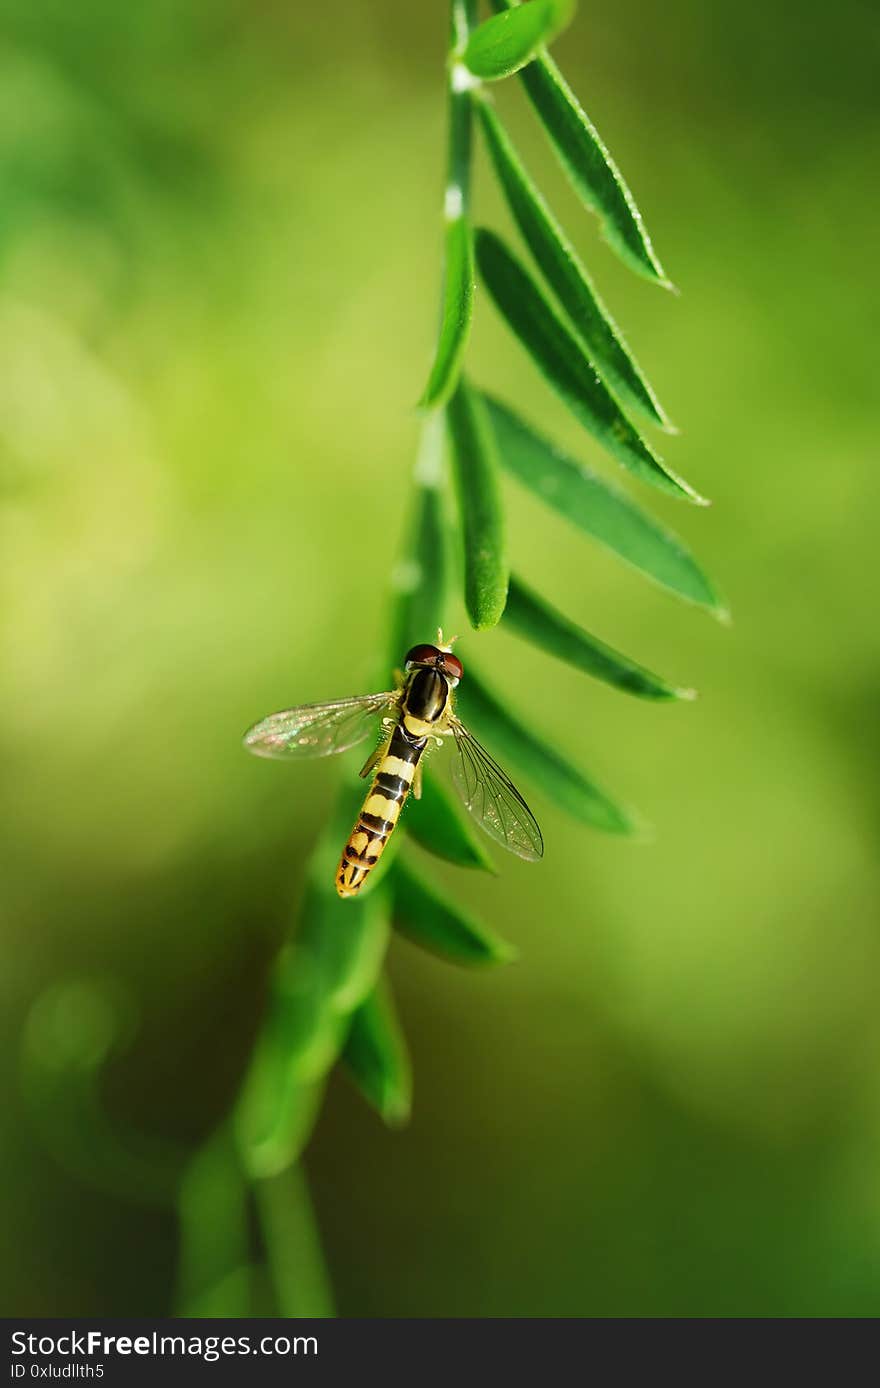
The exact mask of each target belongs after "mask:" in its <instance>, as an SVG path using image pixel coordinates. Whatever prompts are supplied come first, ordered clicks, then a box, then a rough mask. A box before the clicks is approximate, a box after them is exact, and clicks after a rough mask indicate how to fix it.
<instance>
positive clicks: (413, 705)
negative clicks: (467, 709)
mask: <svg viewBox="0 0 880 1388" xmlns="http://www.w3.org/2000/svg"><path fill="white" fill-rule="evenodd" d="M449 702H450V687H449V682H448V680H447V679H446V677H445V675H443V674H441V672H440V671H439V670H416V671H414V672H413V674H412V675H411V676H410V680H409V683H408V685H407V687H406V694H405V696H404V711H405V713H408V714H410V715H411V716H412V717H413V718H417V719H419V721H420V722H422V723H437V722H439V721H440V720H441V719H442V718H443V715H444V714H445V713H446V712H447V711H448V708H449Z"/></svg>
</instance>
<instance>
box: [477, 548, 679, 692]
mask: <svg viewBox="0 0 880 1388" xmlns="http://www.w3.org/2000/svg"><path fill="white" fill-rule="evenodd" d="M503 620H504V625H505V626H509V627H510V629H511V631H515V632H516V634H517V636H522V637H524V638H525V640H527V641H531V642H532V643H533V644H534V645H536V646H540V648H541V650H544V651H546V652H547V653H548V655H555V656H556V657H557V659H559V660H565V661H567V662H568V664H569V665H574V666H575V668H576V669H578V670H583V671H584V673H585V674H587V675H593V676H594V677H595V678H596V679H599V680H604V681H605V683H606V684H613V685H615V686H616V687H617V688H618V689H624V690H626V692H627V693H628V694H637V695H639V697H640V698H642V699H693V698H694V697H695V696H694V692H693V690H692V689H676V688H675V686H674V685H671V684H668V683H667V682H666V680H663V679H661V678H660V676H659V675H652V674H651V672H650V670H646V669H644V667H643V666H641V665H637V664H636V663H635V661H634V660H630V659H628V657H627V656H625V655H621V654H620V653H619V652H618V651H615V650H612V648H611V647H610V646H606V645H605V642H604V641H600V640H599V639H598V637H596V636H591V635H590V633H589V632H588V631H584V629H583V627H579V626H578V625H577V624H576V623H575V622H572V621H570V620H569V619H568V617H565V616H563V614H562V613H561V612H557V610H556V608H555V607H551V606H550V604H549V603H547V602H545V601H544V599H543V598H539V597H538V595H537V593H533V592H532V591H531V589H530V588H527V587H526V585H525V584H524V583H521V582H520V580H519V579H518V578H516V577H515V575H514V574H511V576H510V592H509V593H508V597H507V606H506V608H505V609H504V618H503Z"/></svg>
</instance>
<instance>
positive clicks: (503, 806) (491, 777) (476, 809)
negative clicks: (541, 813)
mask: <svg viewBox="0 0 880 1388" xmlns="http://www.w3.org/2000/svg"><path fill="white" fill-rule="evenodd" d="M452 731H453V732H454V734H455V755H454V757H453V761H452V780H453V784H454V785H455V789H456V790H457V791H458V793H459V795H460V796H461V798H462V800H463V801H464V803H465V805H466V807H467V808H468V809H469V810H470V812H471V814H472V815H473V817H474V819H475V820H476V821H477V823H478V824H479V825H480V827H481V828H482V829H485V831H486V833H487V834H489V835H490V837H491V838H493V839H495V840H496V841H497V842H498V843H500V844H503V846H504V847H505V848H507V849H509V850H510V852H511V853H515V854H516V855H517V857H518V858H530V859H532V860H534V859H536V858H542V857H543V856H544V840H543V838H542V836H541V830H540V829H539V828H538V821H537V820H536V819H535V816H534V815H533V814H532V812H531V810H530V809H529V807H528V805H527V804H526V802H525V800H523V798H522V796H521V795H520V793H519V791H518V790H517V788H516V786H515V785H514V784H513V782H512V781H511V779H510V777H509V776H507V775H506V774H505V773H504V772H503V771H502V770H501V767H500V766H499V765H498V763H497V761H495V759H494V758H493V757H490V756H489V753H488V752H487V751H486V749H485V747H481V746H480V744H479V742H478V741H477V739H476V738H475V737H474V735H473V733H470V732H468V730H467V728H466V727H465V726H464V724H463V723H460V722H459V720H458V719H457V718H456V719H453V720H452Z"/></svg>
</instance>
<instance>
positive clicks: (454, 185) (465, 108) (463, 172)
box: [446, 0, 476, 218]
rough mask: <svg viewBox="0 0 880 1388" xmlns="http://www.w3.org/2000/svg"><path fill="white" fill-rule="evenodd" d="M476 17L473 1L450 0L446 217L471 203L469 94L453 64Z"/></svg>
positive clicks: (459, 211) (464, 208)
mask: <svg viewBox="0 0 880 1388" xmlns="http://www.w3.org/2000/svg"><path fill="white" fill-rule="evenodd" d="M475 18H476V3H475V0H452V35H451V40H450V59H449V153H448V160H447V174H446V216H447V218H451V217H453V216H463V215H464V214H465V213H466V212H467V211H468V209H469V207H470V200H471V117H472V108H473V102H472V99H471V93H470V91H469V90H468V88H467V87H466V86H462V85H461V83H460V75H461V73H462V69H461V68H460V66H458V65H457V63H456V61H455V56H454V55H455V54H456V53H461V52H462V51H463V49H464V47H465V45H466V43H467V38H468V34H469V33H470V31H471V29H472V28H473V25H474V20H475Z"/></svg>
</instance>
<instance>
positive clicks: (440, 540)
mask: <svg viewBox="0 0 880 1388" xmlns="http://www.w3.org/2000/svg"><path fill="white" fill-rule="evenodd" d="M445 432H446V430H445V424H444V420H443V416H442V415H441V414H440V413H439V412H437V413H434V414H430V415H429V416H428V417H427V419H426V420H425V421H424V425H423V429H422V441H421V446H420V449H419V459H418V463H417V464H416V476H415V496H414V500H413V505H412V510H411V513H410V516H409V518H408V521H407V526H406V539H405V543H404V546H403V552H402V555H401V558H400V559H399V560H398V562H397V564H396V565H395V567H394V571H393V573H392V578H391V582H392V587H393V589H394V605H393V609H392V616H391V622H390V627H389V633H390V634H389V650H388V659H387V661H386V662H385V663H386V664H387V665H388V666H389V667H390V668H392V669H393V668H394V666H396V665H400V664H401V662H402V660H403V657H404V655H405V653H406V652H407V651H408V650H409V648H410V646H415V645H417V644H418V643H419V642H422V641H433V640H434V637H435V635H436V633H437V628H438V627H439V626H442V625H443V618H444V603H445V601H446V587H447V579H448V572H447V570H448V564H447V553H446V528H445V526H444V524H443V501H442V495H441V491H440V487H441V483H442V480H443V448H444V439H445ZM385 677H387V675H386V676H385Z"/></svg>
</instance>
